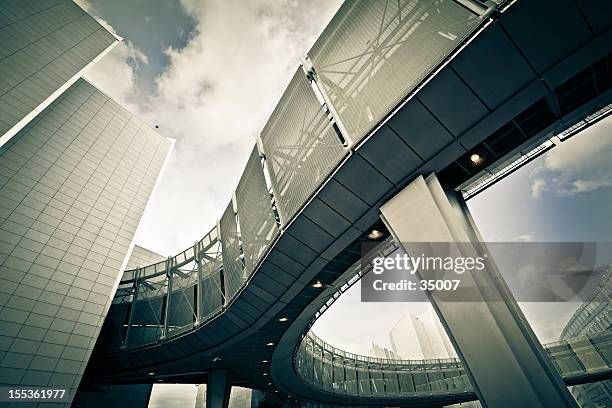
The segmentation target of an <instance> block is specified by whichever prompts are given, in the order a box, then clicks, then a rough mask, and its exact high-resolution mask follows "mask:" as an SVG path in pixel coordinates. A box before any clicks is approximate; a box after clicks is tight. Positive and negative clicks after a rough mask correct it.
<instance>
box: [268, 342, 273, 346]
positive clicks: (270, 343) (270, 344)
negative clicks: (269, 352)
mask: <svg viewBox="0 0 612 408" xmlns="http://www.w3.org/2000/svg"><path fill="white" fill-rule="evenodd" d="M273 345H274V343H272V342H269V343H266V346H273Z"/></svg>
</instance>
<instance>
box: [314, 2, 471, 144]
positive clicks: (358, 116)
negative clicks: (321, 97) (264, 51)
mask: <svg viewBox="0 0 612 408" xmlns="http://www.w3.org/2000/svg"><path fill="white" fill-rule="evenodd" d="M480 22H481V20H480V19H479V18H478V16H477V15H476V14H474V13H472V12H470V11H468V10H467V9H466V8H464V7H462V6H460V5H459V4H458V3H456V2H454V1H452V0H399V1H388V0H387V1H383V0H375V1H370V0H368V1H366V0H347V1H345V2H344V4H343V5H342V7H341V8H340V10H339V11H338V13H336V15H335V16H334V18H333V19H332V21H331V22H330V23H329V24H328V26H327V27H326V28H325V30H324V31H323V33H322V34H321V36H320V37H319V39H318V40H317V42H316V43H315V44H314V46H313V47H312V49H311V50H310V52H309V53H308V56H309V58H310V60H311V61H312V64H313V66H314V68H315V72H316V78H317V84H318V85H319V86H320V87H322V88H323V90H324V93H325V94H326V96H327V99H328V101H327V102H328V103H330V104H331V105H332V106H333V107H334V110H335V112H336V113H337V115H338V116H339V119H340V121H341V122H342V124H343V125H344V127H345V129H346V130H347V131H348V133H349V135H348V136H349V137H350V138H351V139H352V140H353V141H354V142H357V141H359V140H361V139H362V138H363V137H364V136H365V135H366V134H367V133H368V132H369V131H370V130H371V129H372V128H373V127H374V126H376V125H377V123H378V122H379V121H380V120H381V119H383V117H384V116H385V115H386V114H387V113H389V112H390V111H391V110H392V109H393V108H394V107H395V106H396V105H397V103H399V102H400V101H401V100H402V99H404V98H405V97H406V96H407V95H408V94H409V93H410V92H411V91H412V90H413V89H414V88H415V87H416V86H417V85H418V84H419V82H420V81H421V80H422V79H424V77H425V76H426V75H427V74H428V73H430V72H431V71H432V70H434V69H435V68H436V67H437V66H438V64H439V63H440V62H441V61H443V60H444V59H445V58H446V57H447V56H448V55H449V54H450V53H451V52H452V51H453V50H454V49H455V48H457V47H458V46H459V45H460V44H461V43H462V40H463V39H464V38H465V37H466V36H467V35H468V34H470V33H471V32H472V31H474V30H475V29H476V28H477V27H478V25H479V23H480Z"/></svg>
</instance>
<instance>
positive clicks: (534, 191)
mask: <svg viewBox="0 0 612 408" xmlns="http://www.w3.org/2000/svg"><path fill="white" fill-rule="evenodd" d="M545 187H546V181H545V180H544V179H535V180H533V181H532V182H531V197H532V198H535V199H538V198H540V197H542V191H544V188H545Z"/></svg>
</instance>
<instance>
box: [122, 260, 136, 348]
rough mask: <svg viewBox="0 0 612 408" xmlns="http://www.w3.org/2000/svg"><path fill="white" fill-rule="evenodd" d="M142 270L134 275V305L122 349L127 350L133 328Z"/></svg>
mask: <svg viewBox="0 0 612 408" xmlns="http://www.w3.org/2000/svg"><path fill="white" fill-rule="evenodd" d="M140 271H141V269H140V268H137V269H136V273H135V274H134V293H133V294H132V303H131V304H130V316H129V317H128V321H127V328H126V329H125V339H124V340H123V345H122V346H121V348H127V345H128V339H129V336H130V327H132V318H133V316H134V309H135V308H136V300H137V299H138V287H139V285H138V279H139V278H140V273H141V272H140Z"/></svg>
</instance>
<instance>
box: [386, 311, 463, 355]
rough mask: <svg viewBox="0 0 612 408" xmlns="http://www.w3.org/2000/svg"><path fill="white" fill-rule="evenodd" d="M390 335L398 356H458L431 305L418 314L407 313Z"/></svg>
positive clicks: (394, 350)
mask: <svg viewBox="0 0 612 408" xmlns="http://www.w3.org/2000/svg"><path fill="white" fill-rule="evenodd" d="M389 337H390V339H391V346H392V347H393V352H394V353H395V355H396V356H397V358H402V359H407V360H410V359H413V360H418V359H423V358H424V359H442V358H451V357H456V356H457V354H456V353H455V350H454V349H453V346H452V345H451V343H450V340H449V338H448V336H447V335H446V332H445V331H444V328H443V327H442V324H441V323H440V320H439V319H438V317H437V316H436V314H435V312H434V311H433V309H432V308H431V307H429V308H428V309H427V310H426V311H425V312H423V313H422V314H420V315H418V316H414V315H411V314H406V315H405V316H404V317H402V318H401V319H400V321H399V322H398V323H397V324H396V325H395V326H394V327H393V329H391V331H390V332H389Z"/></svg>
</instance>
